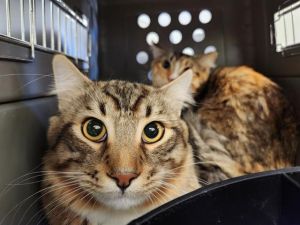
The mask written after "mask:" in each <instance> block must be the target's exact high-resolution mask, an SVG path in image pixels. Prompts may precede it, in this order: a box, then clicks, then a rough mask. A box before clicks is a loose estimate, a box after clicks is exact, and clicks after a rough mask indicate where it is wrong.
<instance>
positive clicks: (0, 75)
mask: <svg viewBox="0 0 300 225" xmlns="http://www.w3.org/2000/svg"><path fill="white" fill-rule="evenodd" d="M50 75H51V76H53V73H48V74H39V73H27V74H24V73H8V74H0V78H1V77H11V76H21V77H23V76H50Z"/></svg>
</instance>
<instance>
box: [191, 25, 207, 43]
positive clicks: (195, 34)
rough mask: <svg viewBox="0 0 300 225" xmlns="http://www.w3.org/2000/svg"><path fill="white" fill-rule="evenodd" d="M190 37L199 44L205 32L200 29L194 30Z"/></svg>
mask: <svg viewBox="0 0 300 225" xmlns="http://www.w3.org/2000/svg"><path fill="white" fill-rule="evenodd" d="M192 37H193V40H194V41H195V42H201V41H203V40H204V38H205V31H204V30H203V29H202V28H197V29H195V30H194V32H193V35H192Z"/></svg>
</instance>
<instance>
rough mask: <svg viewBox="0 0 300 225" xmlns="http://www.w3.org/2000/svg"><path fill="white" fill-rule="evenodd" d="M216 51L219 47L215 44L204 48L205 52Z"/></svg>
mask: <svg viewBox="0 0 300 225" xmlns="http://www.w3.org/2000/svg"><path fill="white" fill-rule="evenodd" d="M216 51H217V48H216V47H215V46H213V45H209V46H207V47H206V48H205V49H204V53H205V54H207V53H210V52H216Z"/></svg>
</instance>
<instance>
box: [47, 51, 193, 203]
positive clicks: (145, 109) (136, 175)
mask: <svg viewBox="0 0 300 225" xmlns="http://www.w3.org/2000/svg"><path fill="white" fill-rule="evenodd" d="M186 73H187V74H185V75H184V76H182V78H181V79H177V80H176V81H174V82H173V83H172V84H169V85H167V86H164V87H163V88H160V89H156V88H153V87H151V86H147V85H142V84H136V83H129V82H125V81H110V82H92V81H90V80H88V79H87V78H85V77H84V76H83V75H82V74H80V72H79V71H78V70H77V69H76V68H75V67H74V66H73V65H72V64H71V63H70V62H68V61H67V59H66V58H65V57H63V56H56V58H55V59H54V74H55V83H56V89H57V92H58V101H59V111H60V113H59V115H57V116H54V117H52V118H51V121H50V128H49V134H48V139H49V144H50V149H49V150H48V152H47V155H46V156H45V157H44V164H45V168H44V169H45V170H47V171H59V172H60V173H59V174H55V173H54V174H48V175H47V176H46V177H45V179H44V183H45V185H53V184H55V183H68V182H70V180H71V181H72V182H73V183H72V185H69V186H67V187H66V188H65V189H63V190H64V192H62V194H63V195H64V193H68V192H71V191H72V190H75V189H77V190H80V191H82V192H83V194H82V195H84V194H85V193H86V194H88V193H91V194H90V196H92V197H88V198H86V200H89V203H86V202H87V201H84V200H83V199H82V198H79V197H77V198H74V199H73V200H74V201H77V200H78V202H79V201H82V203H81V205H83V204H86V205H85V207H87V208H88V207H89V204H91V205H92V204H94V205H97V204H99V205H104V206H106V207H109V208H113V209H128V208H134V207H136V206H144V205H147V204H152V203H153V202H156V203H157V204H161V202H164V199H172V198H174V196H176V195H177V196H179V195H180V194H177V193H179V192H180V193H181V194H183V193H186V192H189V191H191V190H193V189H195V188H197V187H198V184H197V179H196V176H195V172H194V169H193V165H192V164H193V160H192V150H191V149H190V147H189V145H188V129H187V126H186V124H185V122H184V121H183V120H182V119H181V118H180V113H181V110H182V108H183V107H184V105H185V104H186V103H191V102H192V100H191V99H192V97H191V95H190V94H189V91H188V89H189V85H190V82H191V78H192V74H191V73H190V71H188V72H186ZM74 172H75V173H74ZM187 173H189V174H188V175H187ZM62 174H67V175H68V176H64V175H62ZM181 174H182V175H184V174H185V176H188V179H189V182H190V184H187V186H189V187H190V190H188V188H187V189H186V190H184V189H183V190H175V189H174V188H172V186H176V185H177V182H185V183H186V181H184V180H183V178H181ZM70 178H71V179H70ZM50 181H51V182H50ZM162 193H165V194H162ZM175 193H176V195H175ZM72 196H73V195H72V194H71V199H72ZM170 196H171V198H170ZM172 196H173V197H172ZM80 199H81V200H80Z"/></svg>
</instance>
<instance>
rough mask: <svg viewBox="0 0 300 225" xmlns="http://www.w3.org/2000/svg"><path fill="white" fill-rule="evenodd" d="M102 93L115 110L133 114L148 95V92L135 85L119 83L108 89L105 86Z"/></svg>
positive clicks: (144, 88)
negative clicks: (111, 101) (112, 103)
mask: <svg viewBox="0 0 300 225" xmlns="http://www.w3.org/2000/svg"><path fill="white" fill-rule="evenodd" d="M103 93H104V94H105V95H107V96H108V97H109V98H110V99H112V100H113V102H114V105H115V106H116V109H117V110H119V111H121V110H123V111H129V110H130V111H132V112H133V113H134V112H136V111H138V110H139V108H140V106H141V105H142V102H143V100H144V99H145V98H146V97H147V96H148V95H149V90H148V89H147V88H146V87H143V86H138V85H137V84H128V83H127V84H126V83H124V82H121V81H119V82H115V83H113V84H112V85H110V86H109V87H108V86H105V87H104V89H103ZM100 110H101V108H100ZM101 111H102V110H101Z"/></svg>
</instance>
